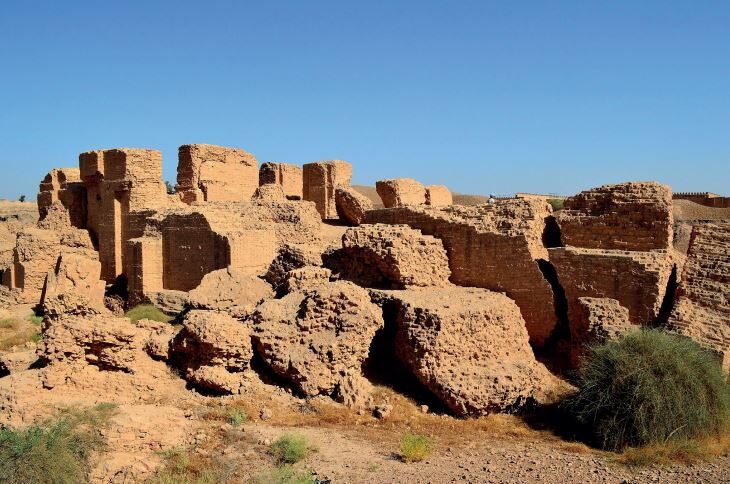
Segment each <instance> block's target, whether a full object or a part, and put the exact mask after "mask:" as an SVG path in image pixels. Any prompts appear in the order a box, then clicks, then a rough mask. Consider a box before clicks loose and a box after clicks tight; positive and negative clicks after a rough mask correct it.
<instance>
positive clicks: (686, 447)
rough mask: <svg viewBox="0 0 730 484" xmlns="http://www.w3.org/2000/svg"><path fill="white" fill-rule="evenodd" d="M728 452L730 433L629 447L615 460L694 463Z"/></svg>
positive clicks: (637, 463)
mask: <svg viewBox="0 0 730 484" xmlns="http://www.w3.org/2000/svg"><path fill="white" fill-rule="evenodd" d="M728 453H730V435H727V434H726V435H722V436H720V437H710V438H705V439H684V440H679V441H669V442H665V443H660V444H652V445H646V446H643V447H629V448H627V449H625V450H624V451H623V452H622V453H621V454H619V456H618V458H617V460H618V461H619V462H621V463H623V464H626V465H629V466H636V467H643V466H649V465H655V464H658V465H663V464H684V465H690V464H696V463H698V462H702V461H709V460H711V459H713V458H715V457H717V456H721V455H727V454H728Z"/></svg>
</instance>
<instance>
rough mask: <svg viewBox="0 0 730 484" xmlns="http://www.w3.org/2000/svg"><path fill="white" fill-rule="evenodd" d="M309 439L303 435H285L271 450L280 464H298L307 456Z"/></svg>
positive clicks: (273, 444) (275, 442)
mask: <svg viewBox="0 0 730 484" xmlns="http://www.w3.org/2000/svg"><path fill="white" fill-rule="evenodd" d="M308 450H309V448H308V446H307V439H306V438H305V437H304V436H302V435H294V434H284V435H282V436H281V437H279V438H278V439H276V440H275V441H274V442H273V443H272V444H271V447H270V448H269V453H270V454H271V455H273V456H274V458H275V459H276V461H277V463H278V464H280V465H281V464H296V463H297V462H299V461H300V460H302V459H304V458H305V457H306V456H307V452H308Z"/></svg>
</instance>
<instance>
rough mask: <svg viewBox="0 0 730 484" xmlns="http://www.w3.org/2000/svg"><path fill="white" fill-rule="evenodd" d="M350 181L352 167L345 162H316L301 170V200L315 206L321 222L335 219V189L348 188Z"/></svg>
mask: <svg viewBox="0 0 730 484" xmlns="http://www.w3.org/2000/svg"><path fill="white" fill-rule="evenodd" d="M351 181H352V165H351V164H350V163H348V162H346V161H341V160H334V161H318V162H315V163H306V164H305V165H304V168H303V192H302V193H303V198H304V200H310V201H312V202H314V203H315V204H316V206H317V211H318V212H319V214H320V215H321V217H322V219H323V220H334V219H337V205H336V204H335V189H336V188H337V187H338V186H344V187H348V186H350V182H351Z"/></svg>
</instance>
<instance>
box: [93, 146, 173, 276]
mask: <svg viewBox="0 0 730 484" xmlns="http://www.w3.org/2000/svg"><path fill="white" fill-rule="evenodd" d="M79 166H80V173H81V178H82V179H83V182H84V186H85V187H86V191H87V211H88V217H87V219H88V220H87V227H88V228H89V230H90V231H91V232H92V233H93V234H94V236H95V238H96V239H97V240H98V247H99V260H100V262H101V267H102V278H103V279H104V280H106V281H107V282H109V283H111V282H114V280H115V279H116V278H117V276H119V275H121V274H127V273H129V272H130V266H129V264H128V263H127V261H126V259H127V257H126V255H125V254H126V253H127V250H126V245H127V242H128V241H129V240H131V239H134V238H137V237H140V236H141V235H142V234H143V232H144V227H145V224H146V218H147V216H148V215H149V214H151V213H153V212H154V211H155V210H156V209H160V208H162V207H165V206H167V204H168V203H169V202H168V199H167V195H166V190H165V185H164V184H163V183H162V153H160V152H159V151H157V150H147V149H134V148H122V149H111V150H97V151H89V152H86V153H82V154H81V155H79Z"/></svg>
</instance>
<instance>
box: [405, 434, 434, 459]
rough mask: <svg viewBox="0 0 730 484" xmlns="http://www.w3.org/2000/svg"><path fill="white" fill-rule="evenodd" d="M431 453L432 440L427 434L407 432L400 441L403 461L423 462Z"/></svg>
mask: <svg viewBox="0 0 730 484" xmlns="http://www.w3.org/2000/svg"><path fill="white" fill-rule="evenodd" d="M430 453H431V441H430V440H429V438H428V437H426V436H425V435H417V434H412V433H411V432H406V433H405V434H403V438H402V439H401V443H400V457H401V459H403V462H405V463H407V464H409V463H411V462H421V461H422V460H423V459H425V458H426V457H428V455H429V454H430Z"/></svg>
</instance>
